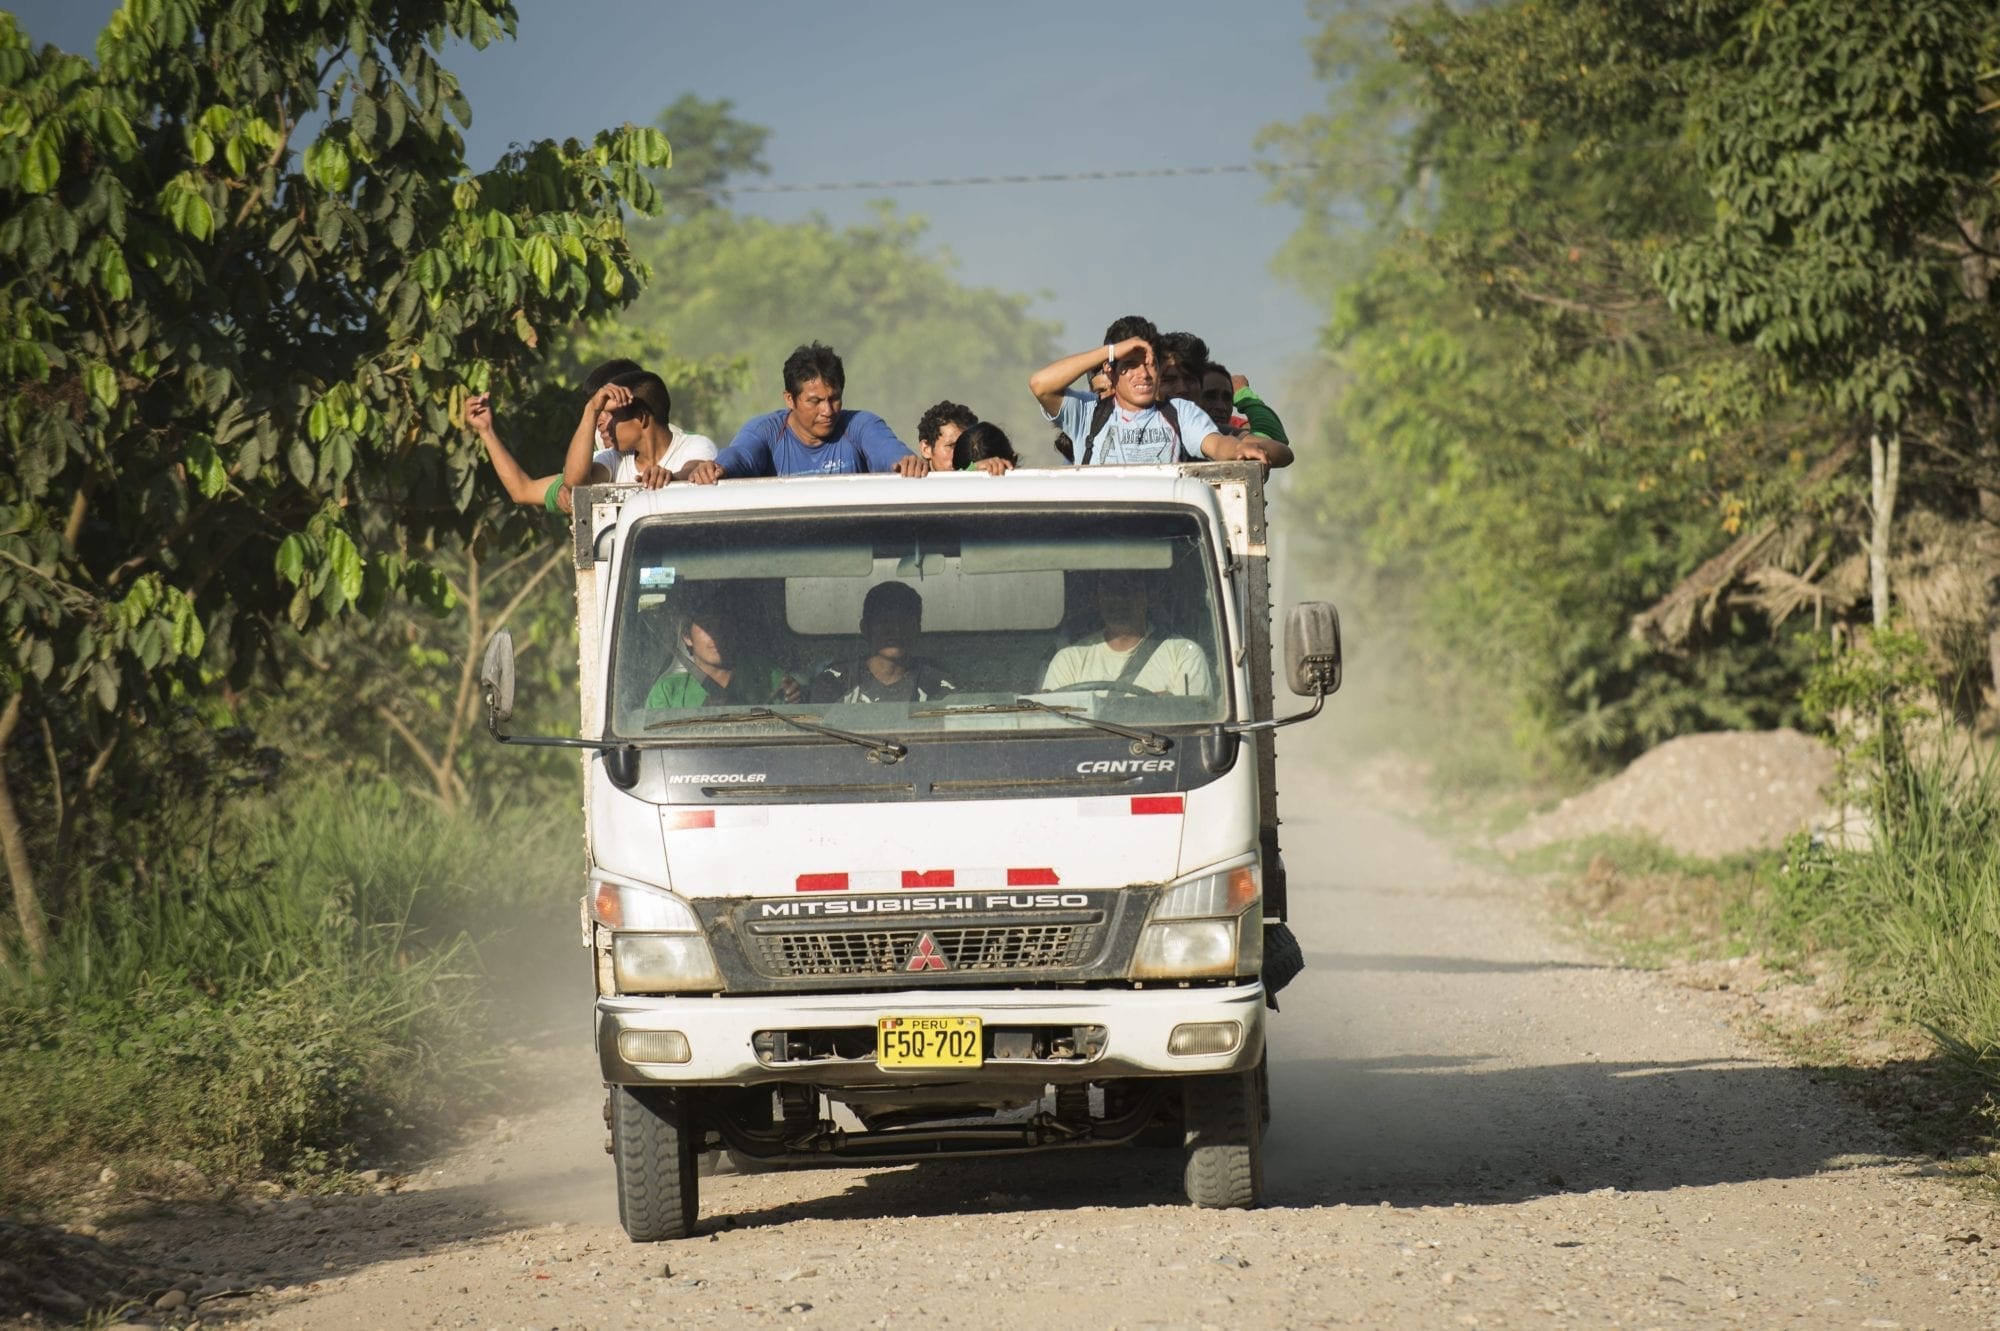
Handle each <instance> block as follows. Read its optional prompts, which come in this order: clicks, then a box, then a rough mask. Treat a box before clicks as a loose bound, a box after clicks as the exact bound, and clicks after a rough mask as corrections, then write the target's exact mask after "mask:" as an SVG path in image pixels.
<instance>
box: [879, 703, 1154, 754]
mask: <svg viewBox="0 0 2000 1331" xmlns="http://www.w3.org/2000/svg"><path fill="white" fill-rule="evenodd" d="M1007 712H1047V713H1049V714H1050V715H1051V716H1060V717H1062V718H1063V719H1064V720H1066V721H1081V722H1083V724H1085V725H1087V726H1094V727H1096V728H1097V729H1099V730H1102V731H1105V732H1107V733H1108V734H1112V735H1119V736H1122V737H1123V738H1125V739H1129V740H1131V741H1132V751H1133V752H1134V753H1142V752H1143V753H1165V752H1166V751H1167V750H1168V748H1170V747H1171V746H1172V745H1173V741H1172V740H1170V739H1168V738H1167V737H1166V736H1165V735H1162V734H1160V733H1159V732H1158V731H1153V730H1133V729H1132V728H1130V727H1129V726H1121V725H1118V724H1117V723H1115V722H1112V721H1101V720H1099V719H1098V718H1097V717H1094V716H1087V715H1085V714H1084V712H1083V710H1082V709H1081V708H1077V707H1058V706H1056V705H1055V704H1054V703H1046V702H1043V701H1042V700H1041V699H1039V698H1016V699H1014V701H1012V702H982V703H967V704H965V705H964V706H961V707H953V706H950V705H946V706H944V707H936V708H932V709H930V710H928V711H922V712H911V713H910V715H911V716H912V717H913V718H914V717H919V716H977V715H980V714H982V713H983V714H986V715H999V714H1003V713H1007Z"/></svg>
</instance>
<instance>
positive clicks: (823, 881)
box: [799, 873, 847, 892]
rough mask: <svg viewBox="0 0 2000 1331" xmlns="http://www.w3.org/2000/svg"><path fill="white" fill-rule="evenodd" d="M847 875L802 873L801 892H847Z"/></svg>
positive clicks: (800, 877) (800, 879) (800, 880)
mask: <svg viewBox="0 0 2000 1331" xmlns="http://www.w3.org/2000/svg"><path fill="white" fill-rule="evenodd" d="M846 890H847V875H846V874H844V873H802V874H800V875H799V891H801V892H845V891H846Z"/></svg>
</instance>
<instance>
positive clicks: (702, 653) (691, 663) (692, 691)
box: [646, 587, 804, 708]
mask: <svg viewBox="0 0 2000 1331" xmlns="http://www.w3.org/2000/svg"><path fill="white" fill-rule="evenodd" d="M690 591H691V592H692V593H693V594H692V596H691V598H690V601H689V604H688V606H687V608H686V609H685V610H684V611H683V612H682V615H681V620H680V635H679V642H678V644H677V650H676V651H675V653H674V662H673V664H672V665H670V666H668V667H667V669H666V671H665V672H664V673H663V674H661V676H660V677H659V678H658V679H657V680H655V681H653V687H652V689H651V690H650V691H648V692H647V694H646V706H647V707H651V708H665V707H761V706H765V705H767V704H770V703H779V702H797V701H799V699H800V698H801V697H802V696H803V693H804V691H803V690H802V689H800V687H799V682H798V681H797V680H795V679H793V678H792V677H791V676H790V675H788V674H787V673H785V671H783V670H781V669H779V668H778V667H777V666H774V665H771V664H769V663H767V662H761V661H757V660H755V659H753V658H752V656H751V654H750V653H749V651H748V650H747V645H746V643H745V642H744V635H743V625H742V617H741V616H740V615H739V614H738V613H737V612H736V611H735V610H734V609H732V608H731V607H730V605H729V603H728V601H727V600H726V599H725V595H724V593H723V592H722V590H721V589H720V588H713V587H710V588H702V589H699V590H695V589H690Z"/></svg>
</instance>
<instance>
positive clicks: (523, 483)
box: [465, 393, 557, 507]
mask: <svg viewBox="0 0 2000 1331" xmlns="http://www.w3.org/2000/svg"><path fill="white" fill-rule="evenodd" d="M465 424H466V428H468V429H470V430H471V431H472V432H473V433H474V434H476V435H478V436H479V442H480V443H482V444H484V445H485V446H486V456H487V458H488V460H490V461H491V462H492V463H493V474H494V475H495V476H498V477H499V478H500V485H501V488H502V489H504V490H506V492H507V497H508V498H509V499H511V500H513V501H514V502H515V503H517V504H528V505H532V506H536V507H539V506H540V505H541V504H542V502H543V500H544V499H546V498H547V496H548V493H549V483H550V482H551V481H554V480H556V479H557V478H556V477H554V476H543V477H541V478H539V479H537V478H535V477H533V476H530V475H528V473H527V471H526V470H525V469H524V468H523V467H522V466H521V464H520V463H519V462H517V461H515V460H514V455H513V453H511V452H509V451H508V449H507V445H506V444H504V443H502V442H500V432H499V431H498V430H497V429H495V428H494V425H493V399H492V398H491V397H490V396H489V395H487V394H485V393H480V394H477V395H476V396H474V397H469V398H467V399H466V400H465Z"/></svg>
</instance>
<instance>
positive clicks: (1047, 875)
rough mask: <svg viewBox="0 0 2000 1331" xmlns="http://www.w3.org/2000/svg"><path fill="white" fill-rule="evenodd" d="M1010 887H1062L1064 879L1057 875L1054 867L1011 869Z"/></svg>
mask: <svg viewBox="0 0 2000 1331" xmlns="http://www.w3.org/2000/svg"><path fill="white" fill-rule="evenodd" d="M1007 886H1009V887H1061V886H1062V879H1060V878H1058V877H1056V871H1055V870H1054V869H1009V870H1008V871H1007Z"/></svg>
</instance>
